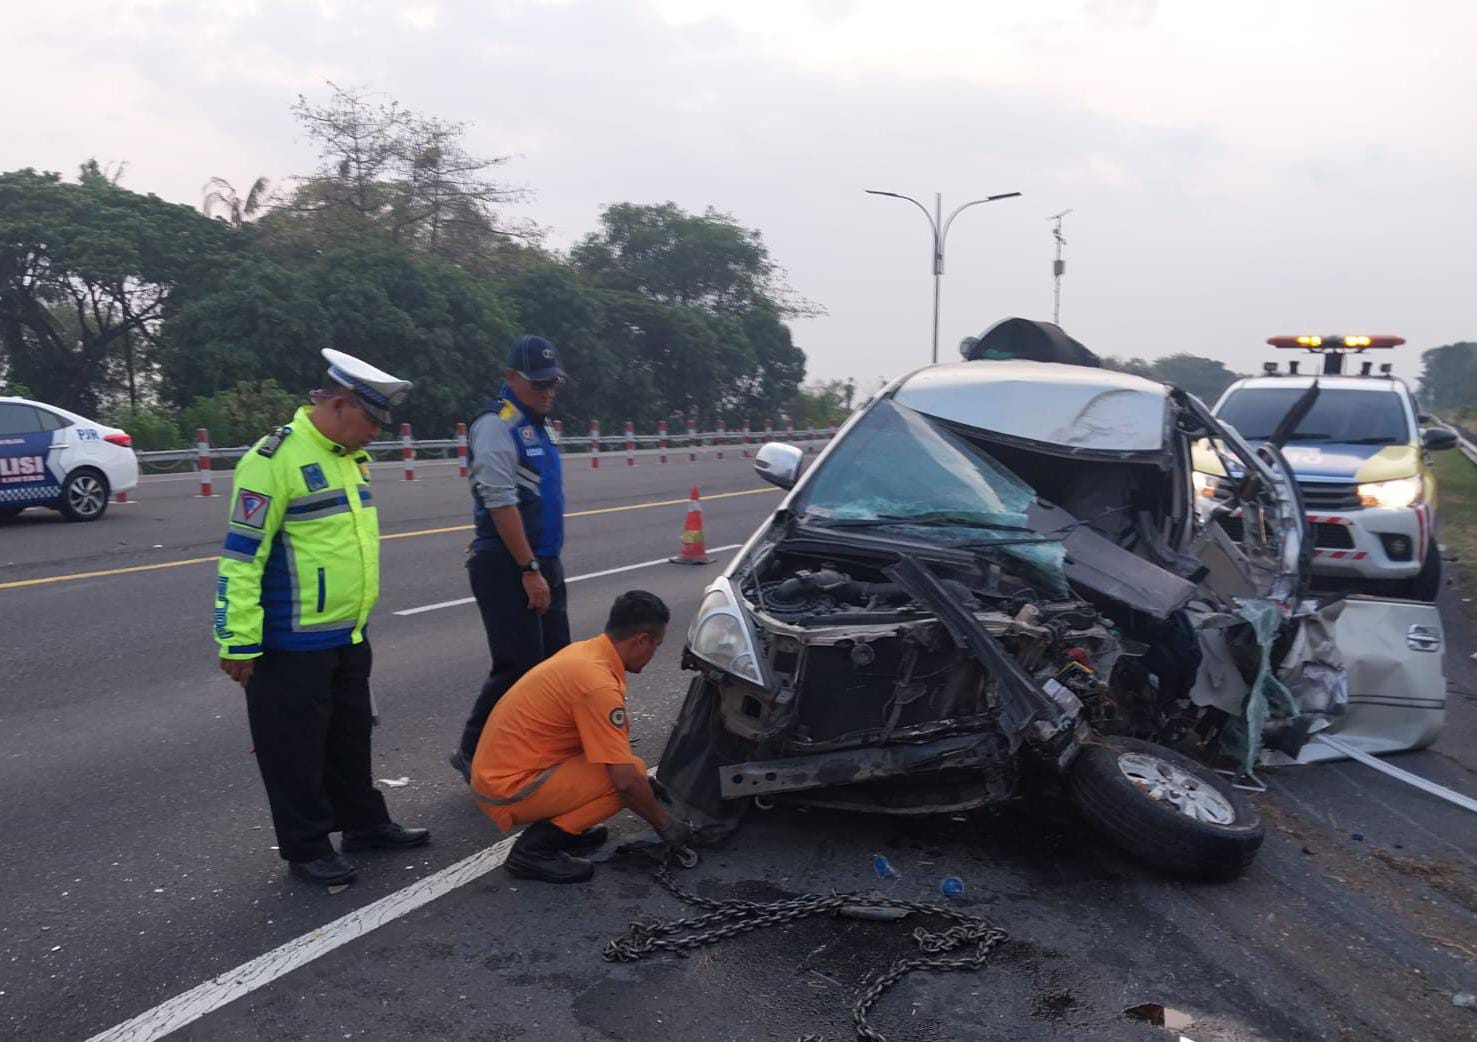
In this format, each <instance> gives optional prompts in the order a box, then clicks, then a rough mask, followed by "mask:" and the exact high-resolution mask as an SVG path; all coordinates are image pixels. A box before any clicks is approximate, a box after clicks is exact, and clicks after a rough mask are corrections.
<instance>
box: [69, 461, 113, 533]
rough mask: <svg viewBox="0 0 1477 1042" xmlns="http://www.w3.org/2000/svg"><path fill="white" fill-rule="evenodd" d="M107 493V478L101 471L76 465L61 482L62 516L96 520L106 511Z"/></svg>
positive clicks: (70, 519)
mask: <svg viewBox="0 0 1477 1042" xmlns="http://www.w3.org/2000/svg"><path fill="white" fill-rule="evenodd" d="M108 493H109V489H108V479H107V478H106V477H105V476H104V475H103V473H102V471H99V470H94V469H93V468H91V467H78V468H77V469H76V470H74V471H72V473H70V474H68V475H67V480H66V481H63V482H62V494H61V503H60V509H61V512H62V517H64V518H66V519H67V520H68V521H96V520H97V519H98V518H100V517H102V516H103V515H104V514H106V513H107V512H108Z"/></svg>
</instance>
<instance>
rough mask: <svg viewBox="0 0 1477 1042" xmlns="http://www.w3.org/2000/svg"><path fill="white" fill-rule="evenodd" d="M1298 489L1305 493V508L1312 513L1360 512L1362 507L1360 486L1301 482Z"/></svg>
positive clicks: (1320, 544)
mask: <svg viewBox="0 0 1477 1042" xmlns="http://www.w3.org/2000/svg"><path fill="white" fill-rule="evenodd" d="M1298 488H1299V489H1300V490H1301V491H1302V493H1303V506H1305V507H1307V508H1308V509H1309V510H1310V511H1314V512H1319V511H1323V510H1358V509H1359V507H1360V505H1361V504H1360V502H1359V486H1358V485H1354V484H1347V485H1346V484H1332V483H1330V482H1327V481H1299V482H1298ZM1318 545H1319V546H1322V545H1323V544H1322V543H1319V544H1318Z"/></svg>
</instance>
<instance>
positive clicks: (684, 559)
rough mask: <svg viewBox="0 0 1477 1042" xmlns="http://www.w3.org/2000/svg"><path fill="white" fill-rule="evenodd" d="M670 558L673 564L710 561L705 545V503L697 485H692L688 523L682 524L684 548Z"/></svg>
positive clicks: (688, 505)
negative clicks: (698, 492)
mask: <svg viewBox="0 0 1477 1042" xmlns="http://www.w3.org/2000/svg"><path fill="white" fill-rule="evenodd" d="M669 560H670V561H671V562H672V563H673V564H707V563H708V551H707V549H706V548H705V547H704V546H703V504H702V501H701V500H700V499H699V498H698V494H697V486H696V485H694V486H692V496H691V498H690V499H689V501H688V504H687V523H686V524H685V525H683V526H682V549H681V550H680V551H678V553H677V556H676V557H672V558H669Z"/></svg>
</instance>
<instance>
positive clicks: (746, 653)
mask: <svg viewBox="0 0 1477 1042" xmlns="http://www.w3.org/2000/svg"><path fill="white" fill-rule="evenodd" d="M687 649H688V650H689V651H691V652H692V653H693V655H695V656H697V657H698V658H700V659H702V660H703V661H704V662H706V663H708V664H709V665H711V666H715V667H716V668H718V669H721V670H723V671H724V672H725V673H732V674H733V675H734V676H736V677H738V678H739V679H741V680H747V681H749V682H750V683H754V684H759V685H761V686H762V685H763V684H764V674H763V671H762V670H761V668H760V665H759V653H758V650H757V648H756V645H755V642H754V636H753V634H752V633H751V632H750V630H749V623H748V620H747V619H745V618H744V613H743V609H742V608H740V607H739V602H738V596H737V595H736V593H735V592H734V589H733V584H732V583H730V582H729V580H728V579H727V578H726V577H720V578H718V579H717V580H715V581H714V583H713V585H712V586H710V587H708V592H707V593H706V594H705V595H704V596H703V602H702V604H701V605H700V606H699V607H698V610H697V615H696V616H695V617H694V618H693V620H692V625H691V626H690V627H689V628H688V630H687Z"/></svg>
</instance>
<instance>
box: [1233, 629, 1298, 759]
mask: <svg viewBox="0 0 1477 1042" xmlns="http://www.w3.org/2000/svg"><path fill="white" fill-rule="evenodd" d="M1236 614H1238V615H1239V616H1241V618H1243V619H1245V620H1246V621H1247V622H1248V623H1250V625H1251V629H1252V633H1253V634H1254V635H1255V637H1256V643H1257V664H1256V672H1255V675H1254V676H1253V678H1252V680H1251V682H1250V683H1249V684H1248V685H1247V693H1246V701H1245V702H1244V704H1243V707H1242V710H1241V712H1240V713H1239V714H1237V715H1235V716H1234V717H1233V718H1232V719H1231V720H1230V721H1229V722H1228V723H1227V724H1226V727H1225V730H1224V731H1222V732H1221V746H1222V748H1223V749H1224V750H1225V751H1226V752H1227V753H1228V754H1230V755H1232V756H1234V757H1235V758H1236V760H1237V762H1238V763H1239V764H1240V766H1241V771H1242V773H1243V774H1248V775H1249V774H1252V773H1253V768H1254V767H1255V766H1256V764H1257V760H1258V758H1259V757H1260V755H1261V751H1262V730H1263V728H1265V727H1266V725H1267V722H1268V721H1269V720H1270V719H1272V718H1273V717H1274V716H1276V717H1291V716H1296V715H1297V706H1296V705H1294V704H1293V700H1292V693H1291V692H1289V691H1288V690H1287V688H1286V686H1285V685H1284V684H1283V683H1282V681H1280V680H1278V679H1277V675H1276V674H1275V673H1274V672H1273V669H1272V645H1273V643H1274V642H1275V641H1276V640H1277V633H1278V630H1279V629H1281V627H1282V609H1281V608H1279V607H1278V606H1277V605H1276V604H1273V603H1272V602H1271V601H1268V600H1238V601H1237V602H1236Z"/></svg>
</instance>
